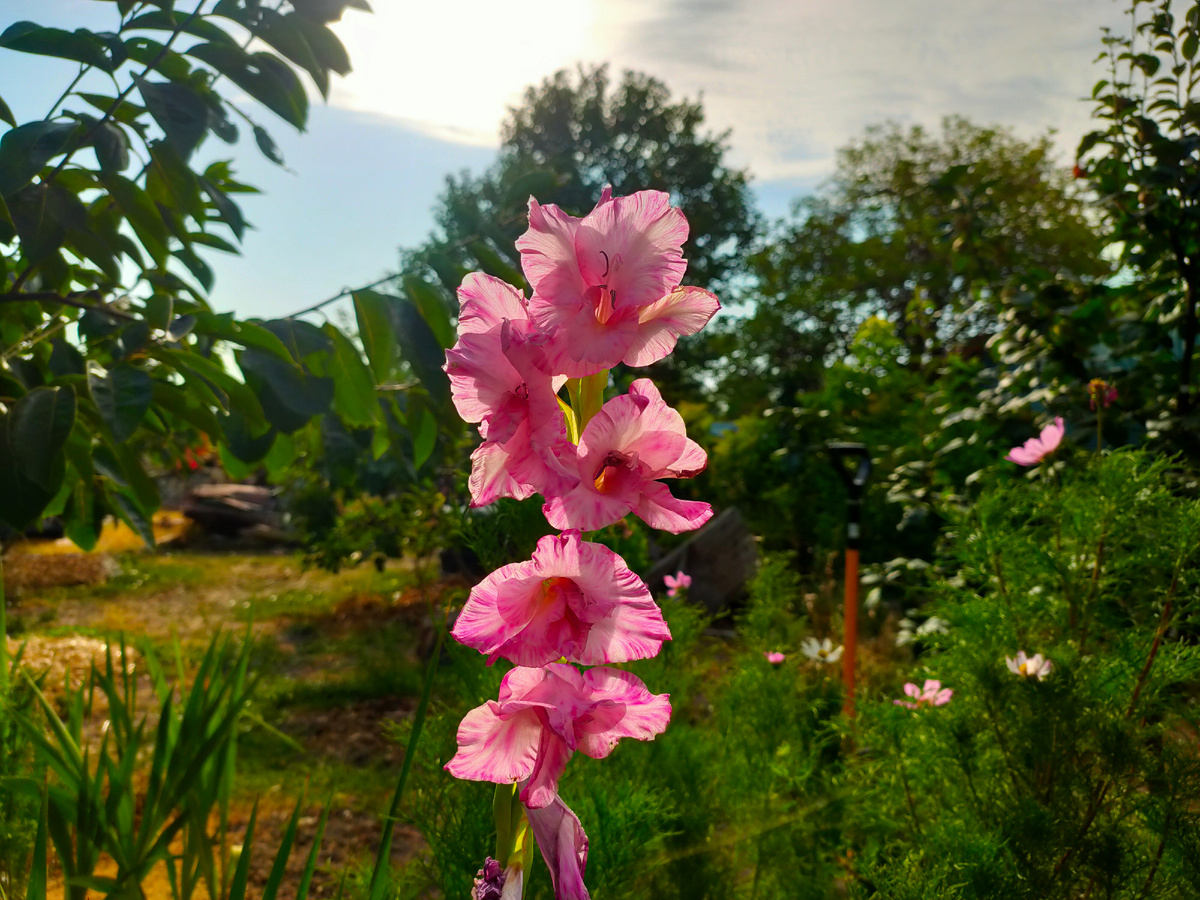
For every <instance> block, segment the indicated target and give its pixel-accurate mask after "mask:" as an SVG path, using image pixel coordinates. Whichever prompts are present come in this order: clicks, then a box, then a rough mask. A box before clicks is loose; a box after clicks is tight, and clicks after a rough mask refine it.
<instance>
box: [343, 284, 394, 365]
mask: <svg viewBox="0 0 1200 900" xmlns="http://www.w3.org/2000/svg"><path fill="white" fill-rule="evenodd" d="M352 296H353V298H354V315H355V318H356V319H357V321H358V337H359V339H360V340H361V341H362V343H363V349H364V350H365V351H366V353H367V362H369V363H370V364H371V371H372V372H373V373H374V375H375V383H376V384H387V383H389V382H390V381H391V380H392V377H393V375H395V372H396V362H397V353H398V350H399V344H397V342H396V330H395V328H394V327H393V326H392V317H391V314H390V313H389V312H388V307H389V305H390V301H389V299H388V298H387V297H386V296H385V295H383V294H380V293H377V292H376V291H355V292H354V294H353V295H352Z"/></svg>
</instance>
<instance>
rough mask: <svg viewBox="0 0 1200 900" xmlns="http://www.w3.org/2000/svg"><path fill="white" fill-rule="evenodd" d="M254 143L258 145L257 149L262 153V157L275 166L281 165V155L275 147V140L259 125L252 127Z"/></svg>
mask: <svg viewBox="0 0 1200 900" xmlns="http://www.w3.org/2000/svg"><path fill="white" fill-rule="evenodd" d="M254 141H255V143H257V144H258V149H259V150H261V151H262V155H263V156H265V157H266V158H267V159H269V160H270V161H271V162H273V163H275V165H277V166H282V165H283V154H282V153H280V152H279V148H278V147H277V146H275V140H274V138H272V137H271V134H270V132H268V131H267V129H265V128H263V127H262V126H261V125H255V126H254Z"/></svg>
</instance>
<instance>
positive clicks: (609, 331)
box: [530, 294, 639, 378]
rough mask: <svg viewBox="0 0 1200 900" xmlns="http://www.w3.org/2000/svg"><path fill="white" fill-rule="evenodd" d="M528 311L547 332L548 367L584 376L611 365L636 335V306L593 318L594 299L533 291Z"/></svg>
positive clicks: (574, 376) (578, 376) (617, 360)
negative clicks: (552, 296)
mask: <svg viewBox="0 0 1200 900" xmlns="http://www.w3.org/2000/svg"><path fill="white" fill-rule="evenodd" d="M530 315H531V316H532V317H533V321H534V323H535V324H536V326H537V327H538V329H540V330H541V331H543V332H545V333H547V334H549V335H550V342H549V343H548V344H547V345H546V359H547V363H548V365H549V368H550V371H553V372H555V373H561V374H563V375H569V376H570V377H572V378H585V377H587V376H588V375H594V374H595V373H596V372H599V371H601V370H602V369H611V368H612V367H613V366H615V365H616V364H617V363H619V362H620V361H621V359H622V358H623V357H624V356H625V354H626V353H627V352H628V351H629V346H630V344H632V343H633V341H634V340H636V338H637V334H638V327H639V326H638V316H637V310H636V309H628V310H618V311H617V312H616V314H614V315H613V316H612V317H611V318H609V319H608V320H607V321H606V322H601V321H599V319H597V318H596V307H595V304H594V303H593V302H589V301H587V300H585V299H584V298H583V297H580V299H579V300H578V301H574V300H572V301H569V302H568V301H566V300H552V299H550V298H547V297H543V296H542V295H541V294H534V297H533V300H532V301H531V302H530Z"/></svg>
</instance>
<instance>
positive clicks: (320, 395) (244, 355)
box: [237, 349, 333, 434]
mask: <svg viewBox="0 0 1200 900" xmlns="http://www.w3.org/2000/svg"><path fill="white" fill-rule="evenodd" d="M237 359H238V364H239V365H240V366H241V368H242V372H243V373H244V374H245V376H246V384H247V386H249V387H250V388H251V389H252V390H253V391H254V393H255V394H257V396H258V399H259V402H260V403H262V409H263V414H264V415H265V416H266V418H267V421H268V422H270V423H271V424H272V425H274V426H275V427H276V428H278V429H279V430H280V431H282V432H285V433H287V434H291V433H292V432H293V431H297V430H299V429H301V428H303V427H304V426H305V425H307V424H308V421H309V420H310V419H311V418H313V416H318V415H322V414H323V413H325V412H327V411H328V410H329V407H330V405H331V404H332V403H333V379H332V378H322V377H318V376H314V375H308V374H305V373H304V372H303V371H302V370H301V369H299V368H298V367H297V366H295V365H294V364H292V363H288V362H284V361H283V360H281V359H279V358H278V357H276V356H269V355H267V354H266V353H263V352H262V351H260V350H254V349H248V350H242V351H240V352H239V353H238V354H237Z"/></svg>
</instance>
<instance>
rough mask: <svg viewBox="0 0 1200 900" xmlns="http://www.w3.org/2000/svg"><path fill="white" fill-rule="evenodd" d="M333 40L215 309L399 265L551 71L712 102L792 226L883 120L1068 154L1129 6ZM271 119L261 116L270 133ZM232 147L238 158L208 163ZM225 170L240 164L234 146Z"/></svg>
mask: <svg viewBox="0 0 1200 900" xmlns="http://www.w3.org/2000/svg"><path fill="white" fill-rule="evenodd" d="M372 3H373V5H374V7H375V14H373V15H367V14H363V13H357V12H353V11H351V12H348V13H347V15H346V17H345V19H344V20H343V22H342V23H340V24H339V25H338V26H337V29H338V31H339V33H340V35H341V36H342V38H343V40H344V41H345V43H346V45H347V47H348V48H349V50H350V55H351V60H352V62H353V63H354V66H355V71H354V72H353V73H351V75H350V76H349V77H348V78H346V79H344V80H342V81H341V82H339V83H338V84H337V85H335V88H334V90H333V92H332V94H331V99H330V103H329V104H328V105H323V104H321V103H319V102H318V103H317V104H315V105H314V106H313V110H312V115H311V119H310V123H309V128H308V132H307V133H306V134H304V135H298V134H296V133H295V132H294V131H293V130H292V129H291V128H290V127H289V126H287V125H285V124H282V123H270V124H271V125H272V127H271V131H272V133H273V135H274V136H275V138H276V141H277V143H278V144H279V146H280V148H281V150H282V152H283V154H284V158H285V160H286V162H287V169H286V170H283V169H280V168H278V167H276V166H273V165H272V164H270V163H268V162H266V161H265V160H264V159H263V158H262V157H261V156H260V154H259V153H258V151H257V149H256V148H255V147H253V145H252V144H250V143H248V142H246V141H245V140H243V142H242V143H241V144H239V145H237V147H235V148H234V155H235V159H236V167H237V169H238V171H239V173H240V174H241V175H242V176H243V178H244V180H246V181H248V182H249V183H251V184H254V185H256V186H257V187H259V188H261V189H262V190H263V192H264V196H262V197H252V198H247V199H246V200H245V203H244V204H243V207H244V210H245V211H246V214H247V217H248V219H249V220H250V221H251V222H252V223H253V225H254V226H255V230H254V231H253V232H252V233H250V234H248V236H247V238H246V241H245V243H244V246H243V251H244V252H243V255H242V256H240V257H230V256H225V255H222V254H216V255H215V258H210V261H211V263H212V265H213V268H214V270H215V272H216V275H217V283H216V287H215V289H214V291H213V295H212V298H211V299H212V303H213V305H214V306H215V307H216V308H218V309H221V310H224V309H236V310H237V311H238V312H239V313H241V314H243V315H258V316H274V315H281V314H285V313H287V312H290V311H293V310H296V309H300V308H303V307H306V306H309V305H311V304H312V303H314V302H316V301H318V300H321V299H323V298H324V297H327V296H330V295H331V294H334V293H337V292H338V291H340V290H342V289H343V288H346V287H352V286H356V285H361V284H365V283H367V282H370V281H372V280H374V279H376V278H378V277H380V276H381V275H384V274H386V273H387V272H389V271H391V270H392V269H393V268H394V267H395V265H396V260H397V251H398V248H399V247H402V246H411V245H413V244H416V243H418V242H419V241H420V240H421V239H422V238H423V237H424V236H425V235H426V234H427V233H428V231H429V229H430V228H431V227H432V224H433V221H432V207H433V205H434V202H435V200H436V198H437V195H438V193H439V192H440V191H441V188H442V184H443V181H444V178H445V176H446V175H447V174H449V173H451V172H458V171H460V170H462V169H471V170H475V171H478V170H480V169H482V168H484V167H486V166H487V165H488V164H489V162H490V161H491V159H492V158H493V154H494V148H495V146H496V144H497V140H498V139H497V132H498V128H499V124H500V122H501V120H502V119H503V117H504V115H505V111H506V109H507V107H508V106H509V105H511V104H514V103H516V102H517V101H518V100H519V98H520V95H521V92H522V90H523V88H524V87H525V86H526V85H528V84H530V83H532V82H536V81H538V80H540V78H541V77H543V76H545V75H548V74H550V73H551V72H553V71H554V70H555V69H558V68H561V67H563V66H572V65H574V64H576V63H578V62H584V63H591V62H603V61H610V62H611V63H612V64H613V66H614V68H616V69H624V68H632V69H638V70H641V71H645V72H648V73H650V74H652V75H655V76H657V77H659V78H661V79H663V80H664V81H665V82H666V83H667V85H668V86H669V87H670V88H671V90H672V91H673V93H674V94H675V95H677V96H679V95H684V96H689V97H697V96H700V97H702V99H703V102H704V107H705V110H706V112H707V114H708V118H709V122H710V124H711V125H712V127H713V128H714V130H724V129H730V130H731V132H732V134H731V148H732V149H731V162H732V163H734V164H736V165H739V166H745V167H748V168H749V169H750V171H751V173H752V174H753V175H754V190H755V193H756V195H757V197H758V199H759V202H760V206H761V208H762V209H763V211H764V212H766V213H767V214H768V215H772V216H777V215H782V214H783V213H784V212H785V211H786V210H787V208H788V205H789V203H790V201H791V200H792V199H793V198H794V197H796V196H797V195H798V194H799V193H801V192H803V191H806V190H811V189H812V187H813V186H814V185H816V184H818V183H819V182H820V181H821V179H822V178H824V177H825V176H827V175H828V174H829V173H830V172H831V171H832V167H833V159H834V152H835V150H836V148H837V147H839V146H841V145H842V144H844V143H846V141H847V140H849V139H851V138H854V137H856V136H858V135H859V134H861V132H862V130H863V129H864V128H865V127H866V126H867V125H869V124H872V123H877V122H881V121H884V120H887V119H893V120H896V121H899V122H902V123H925V124H928V125H936V123H937V122H938V121H939V120H940V118H941V117H943V116H945V115H949V114H954V113H960V114H964V115H967V116H969V117H970V118H972V119H974V120H975V121H977V122H981V123H999V124H1003V125H1008V126H1011V127H1013V128H1015V129H1016V130H1017V132H1018V134H1020V135H1022V136H1025V137H1032V136H1034V135H1037V134H1041V133H1044V132H1045V131H1046V130H1047V129H1049V128H1054V129H1056V130H1057V131H1058V133H1059V144H1060V146H1061V147H1062V148H1063V151H1062V152H1063V158H1064V160H1065V159H1067V157H1068V156H1069V155H1070V152H1071V151H1070V148H1071V147H1073V145H1074V144H1075V143H1076V142H1077V141H1078V138H1079V136H1080V135H1081V134H1082V133H1083V132H1084V131H1085V130H1087V128H1088V114H1089V107H1088V105H1087V104H1086V103H1084V102H1081V101H1080V99H1079V98H1081V97H1083V96H1084V95H1086V94H1088V93H1090V89H1091V85H1092V84H1093V83H1094V81H1095V80H1096V79H1097V78H1098V77H1100V75H1099V73H1098V72H1097V70H1096V69H1095V68H1094V67H1093V65H1092V59H1093V58H1094V57H1095V55H1096V53H1097V51H1098V49H1099V46H1100V44H1099V35H1100V28H1101V26H1104V25H1110V26H1119V25H1120V23H1121V19H1122V14H1121V11H1122V8H1123V6H1122V4H1119V3H1117V2H1115V0H1005V2H996V0H508V2H504V3H498V2H495V0H442V2H440V3H434V4H429V3H423V4H421V3H415V2H412V0H372ZM0 9H2V10H3V16H0V28H3V27H7V25H9V24H11V23H12V22H15V21H18V20H21V19H29V20H32V21H35V22H38V23H39V24H44V25H59V26H64V25H66V26H70V27H78V26H81V25H87V26H90V27H95V28H98V29H104V28H105V27H111V25H112V22H113V19H112V18H111V16H112V15H113V14H114V13H115V4H113V3H109V2H97V0H3V3H2V4H0ZM73 74H74V72H73V69H72V67H71V66H69V64H65V63H58V62H57V61H54V60H48V59H38V58H34V57H29V56H25V55H23V54H16V53H12V52H9V51H0V95H2V96H3V97H4V99H5V100H6V101H7V102H8V103H9V105H10V106H12V107H13V110H14V112H15V113H16V114H17V117H18V119H19V120H21V121H24V120H26V119H28V118H33V117H40V116H42V115H44V113H45V110H46V109H47V108H48V107H49V106H50V104H51V103H52V102H53V100H54V99H55V97H57V95H58V93H59V91H61V90H62V88H63V87H64V86H65V85H66V83H67V82H68V81H69V80H70V78H71V77H72V76H73ZM268 115H269V114H267V113H263V114H262V115H261V116H260V118H264V119H265V118H266V117H267V116H268ZM207 149H208V150H209V152H215V151H217V150H222V151H227V149H228V148H225V147H224V145H219V146H218V147H212V148H207ZM221 155H227V152H226V153H223V154H221Z"/></svg>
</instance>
